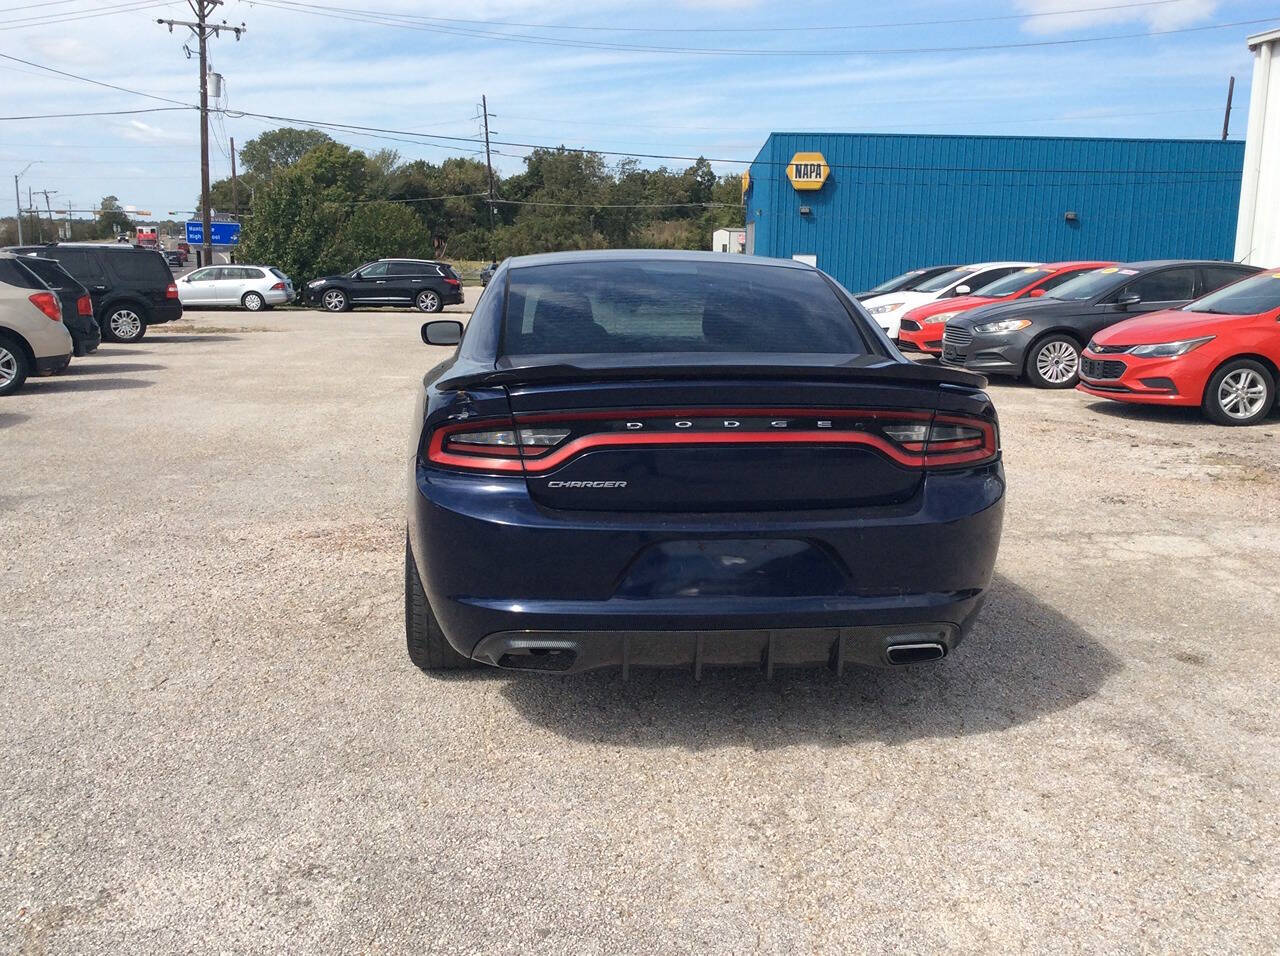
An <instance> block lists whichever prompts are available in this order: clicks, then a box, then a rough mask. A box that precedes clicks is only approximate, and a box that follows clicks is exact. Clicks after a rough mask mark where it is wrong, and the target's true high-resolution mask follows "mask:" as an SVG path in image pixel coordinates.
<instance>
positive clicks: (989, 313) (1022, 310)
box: [942, 259, 1261, 388]
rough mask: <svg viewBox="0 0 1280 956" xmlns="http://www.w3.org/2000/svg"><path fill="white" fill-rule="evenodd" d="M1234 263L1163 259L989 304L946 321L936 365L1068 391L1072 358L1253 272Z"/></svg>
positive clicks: (1076, 371)
mask: <svg viewBox="0 0 1280 956" xmlns="http://www.w3.org/2000/svg"><path fill="white" fill-rule="evenodd" d="M1260 271H1261V270H1260V269H1258V268H1257V267H1256V266H1243V265H1240V264H1239V263H1235V262H1215V261H1208V262H1192V261H1187V260H1178V259H1165V260H1156V261H1150V262H1130V263H1126V264H1125V265H1119V266H1108V267H1107V268H1105V269H1094V270H1093V271H1092V272H1086V273H1084V274H1082V275H1079V276H1076V277H1075V278H1074V279H1072V280H1071V281H1070V282H1064V283H1063V284H1062V285H1060V286H1058V287H1057V288H1056V289H1054V290H1052V291H1051V292H1048V293H1046V294H1045V295H1044V296H1043V297H1042V298H1039V299H1017V300H1015V301H1011V302H997V303H994V304H992V305H984V306H980V307H979V308H976V309H970V310H969V311H967V312H962V313H960V314H959V315H957V316H956V317H955V318H953V319H948V320H947V327H946V331H944V332H943V334H942V364H943V365H954V366H959V367H962V368H966V369H968V370H969V371H971V372H981V373H983V374H984V375H989V374H991V373H993V372H994V373H996V374H999V375H1014V376H1019V377H1021V376H1023V375H1025V376H1026V377H1027V379H1028V380H1029V381H1030V382H1031V384H1033V385H1035V386H1037V387H1038V388H1072V387H1074V386H1075V384H1076V382H1077V381H1078V380H1079V376H1080V351H1081V349H1083V348H1084V346H1085V343H1086V342H1088V341H1089V340H1090V339H1091V338H1093V336H1094V335H1095V334H1097V333H1098V332H1100V331H1102V330H1103V329H1105V328H1106V327H1107V326H1109V325H1115V324H1116V323H1117V322H1122V321H1124V320H1125V319H1127V318H1130V317H1131V316H1134V315H1140V314H1142V313H1144V312H1158V311H1160V310H1161V309H1176V308H1179V307H1181V306H1183V305H1186V304H1187V303H1188V302H1190V301H1191V300H1192V299H1198V298H1199V297H1200V296H1202V295H1207V294H1208V293H1210V292H1212V291H1213V290H1214V289H1220V288H1222V286H1224V285H1227V284H1228V283H1231V282H1235V281H1236V280H1237V279H1243V278H1244V277H1245V276H1248V275H1253V273H1255V272H1260Z"/></svg>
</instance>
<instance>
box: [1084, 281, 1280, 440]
mask: <svg viewBox="0 0 1280 956" xmlns="http://www.w3.org/2000/svg"><path fill="white" fill-rule="evenodd" d="M1278 376H1280V272H1277V271H1275V270H1272V271H1270V272H1259V273H1257V274H1256V275H1252V276H1250V277H1249V278H1247V279H1241V280H1240V281H1239V282H1234V283H1232V284H1231V285H1228V286H1224V287H1222V288H1221V289H1218V290H1217V291H1216V292H1210V293H1209V294H1208V295H1206V296H1203V297H1202V298H1199V299H1197V300H1196V301H1194V302H1191V303H1189V304H1187V305H1184V306H1183V307H1182V308H1180V309H1168V310H1165V311H1163V312H1152V313H1151V314H1149V315H1143V316H1138V317H1136V318H1132V319H1127V320H1125V321H1124V322H1120V323H1118V324H1116V325H1113V326H1110V327H1109V328H1106V329H1103V330H1102V331H1101V332H1099V333H1098V334H1097V335H1095V336H1094V337H1093V341H1092V342H1090V343H1089V345H1088V346H1087V347H1086V348H1085V350H1084V353H1083V355H1082V356H1081V359H1080V384H1079V385H1077V386H1076V388H1078V389H1079V390H1080V391H1082V392H1087V393H1089V394H1090V395H1097V396H1098V397H1099V398H1111V399H1115V400H1116V401H1118V402H1138V403H1142V404H1146V405H1199V406H1201V407H1202V408H1203V409H1204V413H1205V415H1207V416H1208V417H1209V418H1210V419H1211V420H1213V421H1215V422H1217V423H1218V424H1219V425H1254V424H1257V423H1258V422H1260V421H1262V419H1264V418H1266V416H1267V413H1268V412H1270V411H1271V408H1272V406H1273V405H1274V404H1275V400H1276V380H1277V377H1278Z"/></svg>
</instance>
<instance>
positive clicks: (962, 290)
mask: <svg viewBox="0 0 1280 956" xmlns="http://www.w3.org/2000/svg"><path fill="white" fill-rule="evenodd" d="M972 291H973V290H972V289H970V288H969V287H968V286H967V285H958V286H956V287H955V289H954V290H952V293H951V294H952V295H968V294H969V293H970V292H972Z"/></svg>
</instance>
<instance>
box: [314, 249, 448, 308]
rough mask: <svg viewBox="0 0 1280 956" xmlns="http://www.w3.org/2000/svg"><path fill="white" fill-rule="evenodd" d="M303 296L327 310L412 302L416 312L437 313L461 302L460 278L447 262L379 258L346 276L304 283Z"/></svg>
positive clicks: (409, 303)
mask: <svg viewBox="0 0 1280 956" xmlns="http://www.w3.org/2000/svg"><path fill="white" fill-rule="evenodd" d="M306 296H307V298H308V299H309V300H311V301H313V302H318V303H319V304H320V305H321V306H322V307H323V308H324V309H325V310H327V311H329V312H345V311H347V310H348V309H350V308H352V307H353V306H357V305H412V306H413V307H414V308H416V309H418V310H419V311H420V312H439V311H440V310H441V309H443V308H444V307H445V306H446V305H457V304H459V303H460V302H462V279H461V277H460V276H459V275H458V273H456V272H454V271H453V267H452V266H450V265H449V264H448V263H447V262H436V261H435V260H433V259H379V260H378V261H377V262H368V263H365V264H364V265H362V266H361V267H360V268H358V269H353V270H352V271H351V272H349V273H347V274H346V275H342V276H325V277H324V278H322V279H315V280H313V281H311V282H308V283H307V291H306Z"/></svg>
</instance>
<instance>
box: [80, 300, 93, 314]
mask: <svg viewBox="0 0 1280 956" xmlns="http://www.w3.org/2000/svg"><path fill="white" fill-rule="evenodd" d="M76 312H78V313H79V314H80V315H93V300H92V299H91V298H89V297H88V296H87V295H82V296H80V298H78V299H76Z"/></svg>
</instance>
